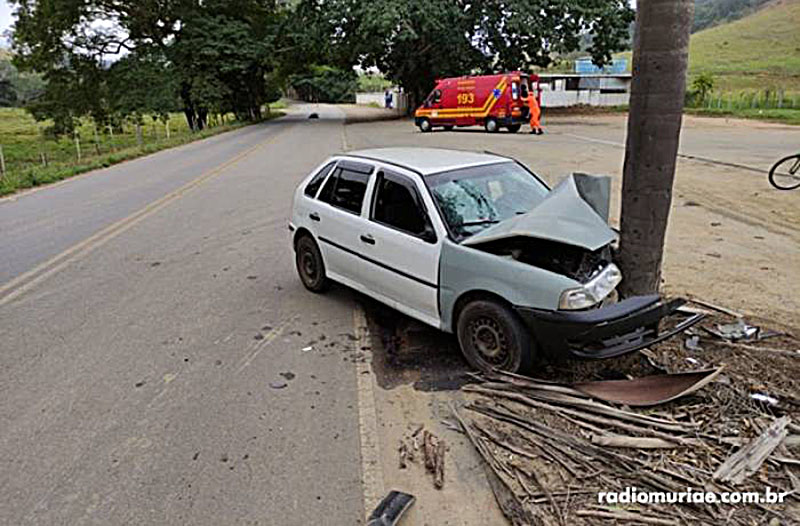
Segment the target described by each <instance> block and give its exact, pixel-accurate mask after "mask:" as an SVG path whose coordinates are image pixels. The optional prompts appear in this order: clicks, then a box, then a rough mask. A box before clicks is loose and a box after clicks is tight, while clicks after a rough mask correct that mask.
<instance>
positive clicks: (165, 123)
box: [164, 119, 169, 140]
mask: <svg viewBox="0 0 800 526" xmlns="http://www.w3.org/2000/svg"><path fill="white" fill-rule="evenodd" d="M164 128H166V130H167V140H169V119H167V120H165V121H164Z"/></svg>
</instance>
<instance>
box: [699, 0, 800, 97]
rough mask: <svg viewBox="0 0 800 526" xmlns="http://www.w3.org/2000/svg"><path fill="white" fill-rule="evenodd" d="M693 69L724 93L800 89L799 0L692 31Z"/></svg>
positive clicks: (782, 1) (773, 4)
mask: <svg viewBox="0 0 800 526" xmlns="http://www.w3.org/2000/svg"><path fill="white" fill-rule="evenodd" d="M689 73H690V74H691V75H696V74H699V73H710V74H711V75H713V76H714V79H715V81H716V84H717V86H718V87H719V89H721V90H722V91H733V90H756V89H759V90H760V89H765V88H769V89H780V88H783V89H785V90H787V91H797V92H800V0H777V1H775V2H771V3H770V4H768V5H766V6H765V7H764V8H762V9H760V10H759V11H757V12H755V13H753V14H751V15H748V16H746V17H744V18H742V19H740V20H736V21H734V22H730V23H728V24H722V25H719V26H716V27H712V28H709V29H706V30H703V31H700V32H698V33H695V34H694V35H692V39H691V45H690V49H689Z"/></svg>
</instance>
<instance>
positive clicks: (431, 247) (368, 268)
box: [361, 168, 443, 327]
mask: <svg viewBox="0 0 800 526" xmlns="http://www.w3.org/2000/svg"><path fill="white" fill-rule="evenodd" d="M422 195H423V194H422V191H421V188H420V187H419V186H418V184H417V183H416V182H415V180H413V179H412V178H411V177H409V176H406V175H402V174H400V173H397V172H394V171H390V170H387V169H383V168H379V169H378V173H377V174H376V177H375V182H374V185H373V191H372V198H371V200H370V208H369V221H368V222H366V223H365V227H364V229H363V230H362V232H361V234H363V235H364V237H365V238H366V239H368V240H369V244H365V245H363V246H362V249H363V251H364V252H363V254H364V256H365V262H364V266H365V268H364V271H363V278H362V282H363V283H364V285H365V286H366V287H367V288H368V289H370V291H371V292H372V293H373V294H374V295H376V297H378V299H380V300H381V301H383V302H384V303H388V304H389V305H392V306H394V307H395V308H396V309H398V310H399V311H401V312H404V313H406V314H408V315H410V316H412V317H414V318H416V319H418V320H420V321H423V322H425V323H428V324H430V325H433V326H434V327H439V326H440V325H441V324H440V319H439V308H438V293H439V288H438V281H439V253H440V251H441V240H442V237H443V236H442V233H441V232H440V233H437V229H438V228H441V226H439V227H435V226H434V225H433V224H432V223H431V220H430V217H429V215H428V213H427V210H428V207H427V206H426V205H425V201H424V199H423V198H422Z"/></svg>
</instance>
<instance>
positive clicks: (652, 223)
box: [619, 0, 694, 296]
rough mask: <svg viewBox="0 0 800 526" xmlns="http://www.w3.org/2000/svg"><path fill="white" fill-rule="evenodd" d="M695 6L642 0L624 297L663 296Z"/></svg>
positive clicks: (627, 182) (628, 152) (627, 184)
mask: <svg viewBox="0 0 800 526" xmlns="http://www.w3.org/2000/svg"><path fill="white" fill-rule="evenodd" d="M693 14H694V1H693V0H639V2H637V9H636V30H635V34H634V46H633V82H632V85H631V100H630V113H629V116H628V138H627V144H626V146H625V166H624V169H623V180H622V219H621V226H622V231H621V239H620V256H619V263H620V266H621V267H622V272H623V276H625V279H624V280H623V282H622V284H621V290H620V292H621V293H622V295H623V296H632V295H637V294H649V293H653V292H657V291H658V286H659V283H660V281H661V261H662V258H663V253H664V236H665V233H666V229H667V219H668V217H669V210H670V206H671V204H672V183H673V180H674V178H675V160H676V156H677V153H678V141H679V138H680V131H681V119H682V116H683V101H684V95H685V91H686V68H687V62H688V51H689V30H690V28H691V25H692V16H693Z"/></svg>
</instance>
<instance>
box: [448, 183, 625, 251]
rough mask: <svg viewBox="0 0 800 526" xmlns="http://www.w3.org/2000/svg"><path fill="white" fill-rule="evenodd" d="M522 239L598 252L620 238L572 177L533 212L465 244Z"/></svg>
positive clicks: (488, 230) (488, 229) (476, 235)
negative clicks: (548, 241)
mask: <svg viewBox="0 0 800 526" xmlns="http://www.w3.org/2000/svg"><path fill="white" fill-rule="evenodd" d="M520 236H521V237H534V238H538V239H548V240H550V241H559V242H561V243H566V244H568V245H574V246H577V247H582V248H585V249H587V250H597V249H599V248H601V247H604V246H606V245H608V244H609V243H611V242H612V241H614V240H615V239H617V233H616V232H614V231H613V230H612V229H611V227H609V226H608V224H606V222H605V221H604V220H603V219H602V218H601V217H600V216H599V215H598V214H597V212H595V210H594V209H593V208H592V207H591V206H590V205H589V203H587V202H586V201H585V200H584V199H583V198H582V197H581V195H580V194H579V193H578V188H577V186H576V184H575V178H574V177H573V176H571V175H570V176H568V177H566V178H565V179H564V180H563V181H562V182H561V183H559V185H558V186H556V187H555V188H554V189H553V190H552V191H551V192H550V193H549V194H547V197H546V198H545V199H544V200H543V201H542V202H541V203H539V204H538V205H536V207H534V208H533V210H531V211H529V212H527V213H525V214H521V215H517V216H514V217H511V218H509V219H506V220H505V221H501V222H500V223H497V224H496V225H492V226H490V227H489V228H487V229H486V230H484V231H483V232H479V233H477V234H475V235H473V236H471V237H469V238H467V239H466V240H464V241H463V242H462V244H463V245H467V246H477V245H480V244H482V243H488V242H490V241H496V240H498V239H510V238H514V237H520Z"/></svg>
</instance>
